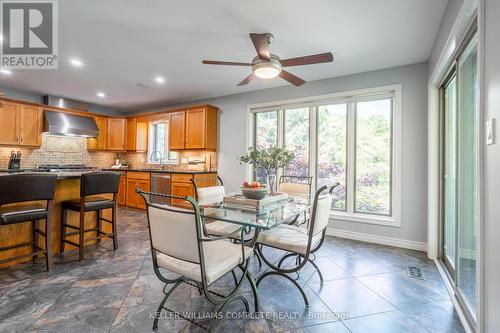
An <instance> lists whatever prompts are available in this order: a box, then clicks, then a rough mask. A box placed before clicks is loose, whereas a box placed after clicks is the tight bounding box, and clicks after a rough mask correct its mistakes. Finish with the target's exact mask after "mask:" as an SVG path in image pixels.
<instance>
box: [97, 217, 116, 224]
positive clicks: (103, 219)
mask: <svg viewBox="0 0 500 333" xmlns="http://www.w3.org/2000/svg"><path fill="white" fill-rule="evenodd" d="M100 220H101V221H104V222H108V223H113V221H111V220H108V219H105V218H104V217H101V218H100Z"/></svg>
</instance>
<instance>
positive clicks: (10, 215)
mask: <svg viewBox="0 0 500 333" xmlns="http://www.w3.org/2000/svg"><path fill="white" fill-rule="evenodd" d="M46 217H47V210H46V207H45V206H44V205H39V204H31V205H20V206H11V207H5V208H2V210H1V211H0V223H1V224H13V223H20V222H26V221H33V220H42V219H45V218H46Z"/></svg>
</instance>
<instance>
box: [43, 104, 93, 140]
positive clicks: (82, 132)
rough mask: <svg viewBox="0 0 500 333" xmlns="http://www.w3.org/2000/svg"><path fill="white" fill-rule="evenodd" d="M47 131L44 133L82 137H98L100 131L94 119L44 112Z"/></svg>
mask: <svg viewBox="0 0 500 333" xmlns="http://www.w3.org/2000/svg"><path fill="white" fill-rule="evenodd" d="M43 114H44V116H45V129H44V132H47V133H50V134H55V135H65V136H80V137H87V138H90V137H97V135H98V134H99V129H98V128H97V124H96V122H95V120H94V118H92V117H84V116H78V115H74V114H71V113H64V112H54V111H47V110H44V111H43Z"/></svg>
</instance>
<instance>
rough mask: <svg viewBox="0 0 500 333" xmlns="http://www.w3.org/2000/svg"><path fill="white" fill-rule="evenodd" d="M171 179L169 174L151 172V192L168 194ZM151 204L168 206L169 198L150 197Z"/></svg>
mask: <svg viewBox="0 0 500 333" xmlns="http://www.w3.org/2000/svg"><path fill="white" fill-rule="evenodd" d="M171 179H172V175H171V174H170V173H162V172H151V192H154V193H161V194H170V186H171ZM151 202H152V203H158V204H164V205H170V198H162V197H158V196H151Z"/></svg>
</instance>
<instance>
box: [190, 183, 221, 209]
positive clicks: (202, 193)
mask: <svg viewBox="0 0 500 333" xmlns="http://www.w3.org/2000/svg"><path fill="white" fill-rule="evenodd" d="M225 195H226V191H225V190H224V186H209V187H200V188H198V189H197V191H196V196H197V199H198V204H200V205H210V204H215V203H220V202H222V201H223V200H224V196H225Z"/></svg>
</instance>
